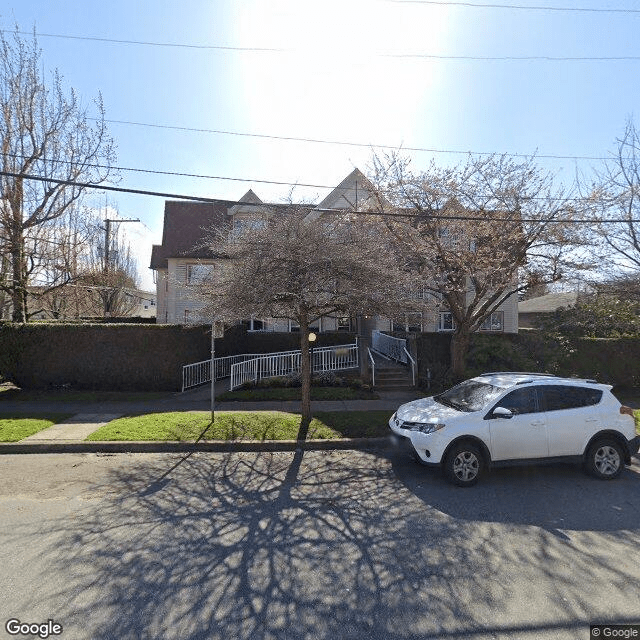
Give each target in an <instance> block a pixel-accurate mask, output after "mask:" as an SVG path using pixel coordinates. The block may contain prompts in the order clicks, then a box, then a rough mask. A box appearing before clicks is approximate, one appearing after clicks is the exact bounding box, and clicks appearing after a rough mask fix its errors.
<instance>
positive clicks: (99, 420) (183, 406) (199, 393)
mask: <svg viewBox="0 0 640 640" xmlns="http://www.w3.org/2000/svg"><path fill="white" fill-rule="evenodd" d="M379 395H380V396H381V397H380V399H379V400H318V401H312V403H311V408H312V411H313V412H321V411H388V412H389V415H391V413H392V412H393V411H395V410H396V409H397V408H398V406H400V405H401V404H403V403H405V402H409V401H410V400H413V399H415V398H416V397H418V395H417V394H416V393H415V392H413V391H407V392H403V391H400V392H398V391H394V392H389V393H381V394H379ZM25 404H26V403H25V402H20V401H2V402H0V414H1V413H13V414H25V415H27V414H34V413H74V414H75V415H73V416H72V417H71V418H69V419H67V420H65V421H64V422H61V423H59V424H55V425H53V426H51V427H49V428H48V429H45V430H43V431H40V432H38V433H35V434H34V435H32V436H29V437H27V438H24V439H23V440H21V441H20V442H12V443H0V454H2V453H58V452H60V453H75V452H86V453H98V452H111V453H115V452H188V451H291V450H294V449H295V448H296V447H298V446H300V445H299V443H298V442H297V441H295V440H293V441H289V440H286V441H284V440H281V441H268V442H254V441H238V442H232V441H224V442H222V441H201V442H197V443H196V442H188V441H185V442H182V441H180V442H178V441H172V442H167V441H145V442H132V441H127V442H86V441H85V439H86V438H87V437H88V436H89V435H90V434H91V433H93V432H94V431H96V430H97V429H99V428H100V427H101V426H103V425H105V424H107V423H108V422H110V421H111V420H115V419H116V418H119V417H121V416H126V415H136V414H141V413H160V412H167V411H206V412H208V411H210V410H211V399H210V390H209V389H208V388H199V389H194V390H192V391H187V392H185V393H170V394H167V396H166V397H163V398H159V399H156V400H145V401H140V402H101V403H86V402H85V403H79V402H65V401H64V400H61V401H59V402H56V401H43V402H37V401H36V402H29V403H28V405H27V406H25ZM300 405H301V403H300V401H269V402H222V403H217V404H216V405H215V410H216V411H285V412H290V413H299V412H300V408H301V407H300ZM384 446H388V439H386V438H353V439H342V440H315V441H314V440H308V441H305V443H304V447H305V449H359V448H372V447H373V448H378V447H384Z"/></svg>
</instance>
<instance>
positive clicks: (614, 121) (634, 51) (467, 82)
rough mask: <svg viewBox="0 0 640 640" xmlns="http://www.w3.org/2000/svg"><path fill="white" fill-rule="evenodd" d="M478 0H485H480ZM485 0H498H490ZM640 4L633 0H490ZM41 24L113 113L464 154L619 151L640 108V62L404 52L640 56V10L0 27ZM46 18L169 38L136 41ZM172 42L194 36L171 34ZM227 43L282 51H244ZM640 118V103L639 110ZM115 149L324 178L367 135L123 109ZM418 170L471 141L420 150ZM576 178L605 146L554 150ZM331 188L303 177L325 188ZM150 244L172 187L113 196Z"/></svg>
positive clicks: (302, 4) (90, 6)
mask: <svg viewBox="0 0 640 640" xmlns="http://www.w3.org/2000/svg"><path fill="white" fill-rule="evenodd" d="M469 2H470V3H476V4H480V3H481V0H469ZM487 4H489V3H488V2H487ZM491 4H510V5H514V4H519V5H521V6H525V5H526V4H530V5H531V4H535V5H536V6H541V5H545V6H549V7H561V8H562V7H564V8H574V9H575V8H582V9H588V8H598V9H605V8H618V9H631V10H634V11H637V10H638V9H640V6H639V5H638V3H637V2H635V1H634V0H579V1H575V2H574V1H573V0H536V1H535V2H533V0H528V1H527V2H525V0H493V1H492V2H491ZM16 22H17V23H18V24H19V26H20V28H21V29H22V30H25V31H28V30H31V29H33V28H34V26H35V29H36V31H37V32H38V33H39V34H42V35H41V36H40V37H39V43H40V46H41V48H42V50H43V66H44V68H45V70H49V69H53V68H56V67H57V68H58V69H59V70H60V72H61V73H62V74H63V76H64V77H65V81H66V83H68V85H69V86H72V87H74V88H75V89H76V90H77V91H78V92H79V94H80V95H81V97H82V99H83V100H84V101H85V102H86V103H89V102H90V101H91V100H92V98H93V97H94V96H95V95H96V94H97V93H98V92H101V93H102V96H103V99H104V103H105V107H106V112H107V114H106V115H107V118H108V119H109V120H118V121H128V122H137V123H146V124H149V125H166V126H176V127H186V128H198V129H214V130H219V131H229V132H236V133H249V134H262V135H267V136H269V135H272V136H285V137H300V138H314V139H322V140H334V141H343V142H356V143H362V144H363V145H372V146H374V147H375V146H376V145H379V144H385V145H398V146H400V145H403V146H408V147H422V148H429V149H439V150H455V151H459V152H467V151H473V152H492V151H495V152H507V153H527V154H528V153H534V152H537V153H538V154H540V155H560V156H594V157H604V156H607V155H609V154H610V153H611V152H612V151H613V150H614V147H615V139H616V137H617V136H619V135H620V134H621V133H622V130H623V128H624V125H625V121H626V119H627V118H628V117H630V116H632V115H633V114H634V113H636V115H637V112H638V111H640V83H638V81H637V78H638V71H639V70H640V60H631V61H602V60H601V61H594V60H591V61H587V60H578V61H548V60H468V59H465V60H460V59H458V60H451V59H448V60H443V59H437V60H436V59H424V58H407V57H393V56H398V55H407V54H429V55H442V56H470V57H475V58H482V57H509V56H551V57H578V58H580V57H592V58H593V57H612V56H640V46H638V42H639V38H638V37H637V34H638V32H639V30H640V13H637V12H636V13H634V12H627V13H609V12H603V11H598V12H586V11H555V10H547V11H540V10H516V9H500V8H488V7H482V8H481V7H469V6H461V5H453V4H447V3H446V2H445V3H443V4H429V3H419V2H393V1H389V0H341V1H334V0H325V1H323V2H314V3H312V2H306V1H302V0H297V1H296V0H208V1H206V0H181V2H176V1H175V0H174V1H172V2H169V1H164V0H138V1H137V2H130V1H127V2H124V1H122V0H110V1H109V2H99V3H98V2H92V1H91V0H83V1H79V0H64V1H60V2H51V1H50V0H20V2H19V3H18V2H15V3H14V4H13V5H11V4H10V2H9V3H7V4H6V5H5V8H3V9H0V25H1V27H2V28H3V29H11V28H12V27H13V25H14V24H15V23H16ZM44 34H56V35H65V36H79V37H93V38H105V39H114V40H128V41H138V42H149V43H157V44H156V45H143V44H124V43H113V42H102V41H98V40H79V39H70V38H58V37H48V36H45V35H44ZM160 44H181V45H194V46H193V47H169V46H159V45H160ZM202 46H227V47H243V48H266V49H278V50H277V51H255V50H254V51H238V50H216V49H206V48H198V47H202ZM639 117H640V116H639ZM110 130H111V133H112V135H113V137H114V138H115V139H116V141H117V144H118V165H120V166H123V167H132V168H139V169H146V170H157V171H166V172H179V173H195V174H204V175H209V176H222V177H229V178H249V179H254V180H271V181H282V182H288V183H311V184H316V185H326V186H327V187H329V186H331V185H336V184H338V183H339V182H340V181H341V180H342V179H343V178H344V177H345V176H346V175H347V174H348V173H349V172H350V171H351V170H352V169H353V167H354V166H358V167H360V168H361V169H362V170H363V171H365V172H366V168H367V165H368V164H369V162H370V159H371V155H372V151H371V148H369V147H367V146H364V147H357V146H345V145H328V144H312V143H303V142H294V141H283V140H273V139H265V138H259V137H249V136H239V135H228V134H227V135H225V134H220V133H216V134H214V133H205V132H189V131H177V130H172V129H166V128H161V127H149V126H138V125H133V124H118V123H112V124H111V125H110ZM411 156H412V159H413V166H414V168H415V169H420V168H421V167H426V166H427V164H428V163H429V162H430V161H431V160H432V159H435V161H436V162H437V163H439V164H443V165H448V164H452V163H455V162H460V161H462V160H464V159H465V156H464V155H461V154H448V153H435V154H434V153H429V152H413V153H412V154H411ZM540 164H541V165H543V166H544V167H545V168H547V169H549V170H553V171H556V172H558V175H559V179H561V180H565V181H570V180H571V179H572V178H573V176H574V174H575V171H576V168H578V169H580V170H583V171H587V172H588V171H589V170H590V168H591V167H592V166H594V165H597V161H592V160H571V159H561V160H551V159H543V158H541V159H540ZM119 185H120V186H123V187H129V188H134V189H145V190H152V191H163V192H170V193H185V194H193V195H200V196H209V197H221V198H229V199H237V198H239V197H241V196H242V195H243V194H244V193H245V192H246V191H247V190H248V189H249V188H252V189H253V190H254V191H255V192H256V193H257V194H258V195H259V196H260V197H262V198H263V199H265V200H276V201H277V200H280V199H282V198H285V197H286V196H287V194H288V191H289V187H288V186H285V185H267V184H261V183H260V182H257V181H248V182H240V181H231V180H211V179H195V178H187V177H180V176H168V175H153V174H147V173H136V172H122V173H121V180H120V183H119ZM327 192H328V189H327V188H320V187H316V188H311V189H305V188H301V187H298V188H297V189H296V190H295V191H294V197H296V196H297V197H300V198H306V199H309V198H311V199H320V198H322V197H323V196H324V195H326V193H327ZM109 201H110V202H111V203H112V205H114V206H117V208H118V210H119V214H120V215H121V216H122V217H125V218H136V217H139V218H140V219H141V220H142V221H143V223H144V225H142V224H141V225H134V224H128V225H122V226H123V227H126V228H127V231H128V233H129V237H130V239H131V240H132V242H133V243H134V248H135V250H136V252H137V254H138V256H139V262H140V273H141V276H142V283H143V285H144V286H145V288H151V287H152V280H151V272H150V271H149V269H148V268H147V267H148V263H149V255H150V250H151V244H152V243H159V242H160V240H161V234H162V218H163V209H164V201H163V200H162V199H161V198H152V197H143V196H124V195H119V194H112V195H110V196H109Z"/></svg>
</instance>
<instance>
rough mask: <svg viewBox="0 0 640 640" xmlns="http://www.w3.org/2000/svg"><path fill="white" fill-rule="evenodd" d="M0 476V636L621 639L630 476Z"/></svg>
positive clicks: (12, 459) (635, 542) (13, 461)
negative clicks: (18, 624) (594, 633)
mask: <svg viewBox="0 0 640 640" xmlns="http://www.w3.org/2000/svg"><path fill="white" fill-rule="evenodd" d="M2 464H3V470H2V483H0V523H2V524H1V525H0V542H1V544H0V565H1V566H2V576H3V577H2V587H3V588H2V591H1V595H0V611H2V613H3V615H4V619H3V621H2V625H3V627H4V620H6V619H8V618H9V617H14V618H18V619H20V620H21V621H26V622H45V621H46V620H47V619H53V620H54V621H55V622H57V623H60V624H62V625H63V629H64V630H63V635H62V636H61V638H62V639H63V640H68V639H72V638H73V639H76V638H77V639H82V640H87V639H100V638H118V639H119V640H124V639H131V640H133V639H135V640H139V639H151V638H158V639H163V640H164V639H171V638H176V639H180V640H195V639H205V638H207V639H208V638H214V639H217V638H220V639H222V638H224V639H225V640H227V639H229V638H234V639H238V638H260V639H262V638H265V639H266V638H281V639H287V640H292V639H303V638H304V639H315V638H331V639H334V638H336V639H341V638H345V639H360V638H373V639H381V640H382V639H391V640H399V639H401V638H403V639H404V638H483V639H484V638H531V639H533V638H535V639H536V640H538V639H539V638H563V639H564V638H584V639H586V638H588V637H589V630H588V625H589V623H590V622H605V621H606V622H611V623H614V622H631V621H633V620H634V618H635V621H636V622H640V620H638V618H640V612H639V610H638V592H637V585H638V580H639V575H638V573H639V571H638V567H639V566H640V515H639V514H640V466H639V465H638V463H637V461H636V462H635V463H634V466H633V468H632V469H630V470H626V471H625V472H624V474H623V476H622V477H621V478H620V479H619V480H618V481H614V482H599V481H596V480H592V479H590V478H588V477H586V476H584V475H582V473H581V471H580V470H579V468H576V467H571V466H553V467H537V468H520V469H502V470H497V471H495V472H493V473H492V474H491V475H490V476H487V477H486V478H485V480H484V482H483V483H482V484H480V485H478V486H477V487H474V488H472V489H459V488H456V487H453V486H451V485H448V484H447V483H445V481H444V480H443V479H442V478H441V476H440V474H439V473H437V472H435V471H432V470H429V469H424V468H422V467H419V466H418V465H416V464H414V463H412V462H411V461H410V460H409V459H407V458H405V457H404V456H401V455H400V454H398V453H395V452H366V453H365V452H354V451H346V452H342V451H331V452H304V453H303V452H302V451H297V452H295V453H233V454H211V453H195V454H192V455H190V456H188V457H184V456H179V455H175V454H170V455H169V454H164V455H163V454H147V455H141V454H121V455H96V454H78V455H72V454H57V455H21V456H11V455H8V456H3V457H2ZM2 633H4V634H5V635H3V636H2V635H1V634H2ZM0 637H11V636H9V635H8V634H6V632H4V629H3V630H2V632H0ZM13 637H15V636H13Z"/></svg>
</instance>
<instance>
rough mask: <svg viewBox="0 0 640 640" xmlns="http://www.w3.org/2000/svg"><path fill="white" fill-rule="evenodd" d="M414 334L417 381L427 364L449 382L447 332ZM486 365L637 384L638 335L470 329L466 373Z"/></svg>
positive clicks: (639, 361) (422, 382) (480, 370)
mask: <svg viewBox="0 0 640 640" xmlns="http://www.w3.org/2000/svg"><path fill="white" fill-rule="evenodd" d="M416 340H417V344H416V347H417V352H418V369H419V371H418V377H419V383H420V385H421V386H426V380H427V369H430V370H431V376H432V380H433V382H434V383H435V384H436V385H443V386H445V385H447V384H450V383H451V380H448V379H447V370H448V367H449V345H450V342H451V335H447V334H421V335H419V336H417V338H416ZM486 371H540V372H546V373H554V374H556V375H561V376H577V377H580V378H594V379H596V380H597V381H598V382H603V383H606V384H611V385H613V386H623V387H640V336H638V337H633V336H631V337H624V338H583V337H572V338H568V337H557V336H549V335H546V334H544V333H542V332H539V331H532V330H528V331H521V332H520V333H518V334H500V335H483V334H476V335H474V336H473V337H472V339H471V347H470V350H469V356H468V359H467V377H471V376H475V375H479V374H480V373H483V372H486Z"/></svg>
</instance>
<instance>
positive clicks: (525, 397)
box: [493, 387, 538, 416]
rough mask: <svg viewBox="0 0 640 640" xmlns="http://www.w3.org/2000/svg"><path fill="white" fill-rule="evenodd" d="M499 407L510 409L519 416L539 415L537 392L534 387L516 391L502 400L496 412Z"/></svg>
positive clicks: (497, 405)
mask: <svg viewBox="0 0 640 640" xmlns="http://www.w3.org/2000/svg"><path fill="white" fill-rule="evenodd" d="M497 407H504V408H505V409H509V410H510V411H511V412H512V413H513V415H518V416H519V415H523V414H525V413H537V412H538V403H537V401H536V390H535V389H534V388H533V387H523V388H522V389H515V390H514V391H512V392H511V393H508V394H507V395H506V396H505V397H504V398H502V400H500V401H499V402H498V403H497V404H496V406H495V407H494V408H493V409H494V410H495V409H496V408H497Z"/></svg>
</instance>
